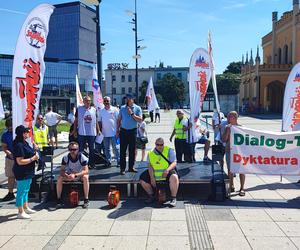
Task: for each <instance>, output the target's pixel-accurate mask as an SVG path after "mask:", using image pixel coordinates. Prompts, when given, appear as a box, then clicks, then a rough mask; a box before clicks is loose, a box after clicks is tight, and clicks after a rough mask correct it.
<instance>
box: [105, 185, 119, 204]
mask: <svg viewBox="0 0 300 250" xmlns="http://www.w3.org/2000/svg"><path fill="white" fill-rule="evenodd" d="M107 201H108V205H109V207H110V208H114V207H116V206H118V204H119V202H120V191H119V190H117V187H116V186H110V187H109V193H108V196H107Z"/></svg>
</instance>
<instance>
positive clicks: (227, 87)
mask: <svg viewBox="0 0 300 250" xmlns="http://www.w3.org/2000/svg"><path fill="white" fill-rule="evenodd" d="M240 83H241V78H240V75H239V74H232V73H227V74H220V75H217V88H218V94H219V95H235V94H237V93H238V92H239V87H240Z"/></svg>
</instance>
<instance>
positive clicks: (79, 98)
mask: <svg viewBox="0 0 300 250" xmlns="http://www.w3.org/2000/svg"><path fill="white" fill-rule="evenodd" d="M79 106H83V99H82V95H81V91H80V85H79V80H78V75H77V74H76V107H77V108H78V107H79Z"/></svg>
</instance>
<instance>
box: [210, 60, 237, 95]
mask: <svg viewBox="0 0 300 250" xmlns="http://www.w3.org/2000/svg"><path fill="white" fill-rule="evenodd" d="M241 66H242V63H241V62H231V63H230V64H229V65H228V66H227V68H226V70H225V71H224V72H223V74H219V75H217V77H216V78H217V79H216V80H217V88H218V94H219V95H235V94H237V93H239V88H240V83H241V74H240V73H241ZM207 91H208V92H213V87H212V84H209V86H208V90H207Z"/></svg>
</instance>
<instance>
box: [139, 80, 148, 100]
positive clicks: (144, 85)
mask: <svg viewBox="0 0 300 250" xmlns="http://www.w3.org/2000/svg"><path fill="white" fill-rule="evenodd" d="M147 87H148V82H147V81H143V82H142V86H141V87H140V89H139V90H140V96H139V103H140V104H144V103H145V100H146V99H145V98H146V92H147Z"/></svg>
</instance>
